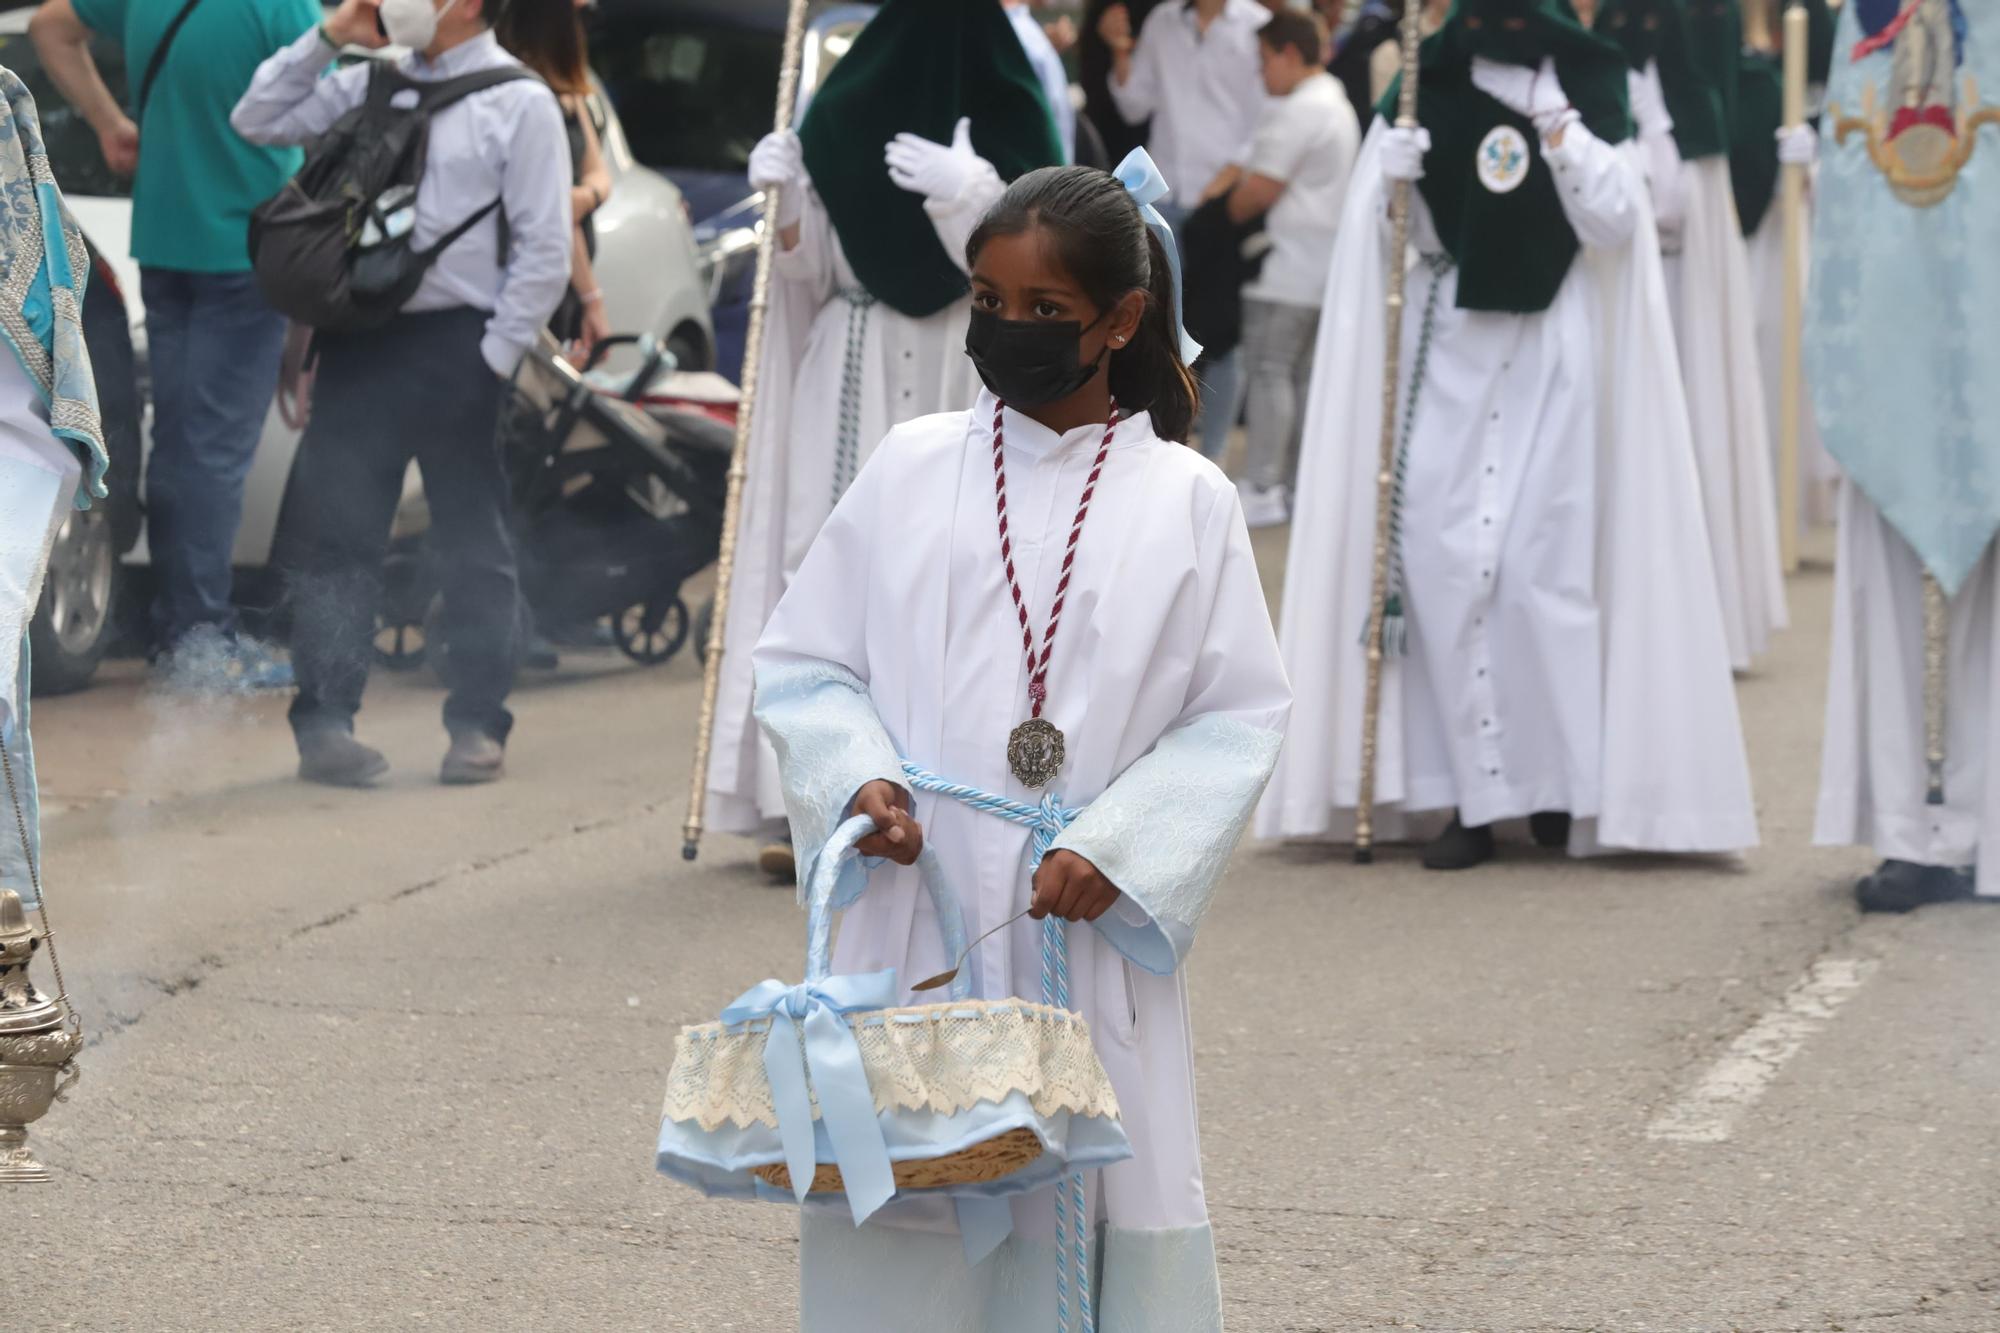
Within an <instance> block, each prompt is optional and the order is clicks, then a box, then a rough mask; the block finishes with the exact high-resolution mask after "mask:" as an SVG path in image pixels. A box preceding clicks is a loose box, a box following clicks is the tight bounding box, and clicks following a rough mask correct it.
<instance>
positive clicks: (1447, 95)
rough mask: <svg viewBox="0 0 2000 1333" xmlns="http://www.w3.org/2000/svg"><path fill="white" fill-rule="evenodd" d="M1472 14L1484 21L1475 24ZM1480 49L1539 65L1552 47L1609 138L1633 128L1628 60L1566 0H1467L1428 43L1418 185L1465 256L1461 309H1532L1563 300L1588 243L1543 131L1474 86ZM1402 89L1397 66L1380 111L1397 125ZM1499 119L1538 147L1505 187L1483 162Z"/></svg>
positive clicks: (1420, 88)
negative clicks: (1424, 139)
mask: <svg viewBox="0 0 2000 1333" xmlns="http://www.w3.org/2000/svg"><path fill="white" fill-rule="evenodd" d="M1510 17H1518V18H1525V19H1527V21H1528V26H1527V28H1526V29H1525V30H1524V31H1522V32H1518V33H1512V32H1507V31H1506V30H1504V29H1501V28H1500V26H1499V25H1500V24H1501V23H1503V22H1504V21H1505V20H1506V19H1507V18H1510ZM1467 18H1476V19H1478V20H1479V21H1480V23H1481V24H1482V28H1481V29H1477V30H1475V29H1472V28H1468V27H1467V26H1466V19H1467ZM1474 55H1486V56H1488V57H1489V58H1490V59H1507V60H1509V61H1510V63H1515V64H1529V65H1533V64H1539V63H1540V61H1541V59H1542V57H1543V56H1553V57H1554V58H1555V62H1556V77H1557V78H1558V79H1560V80H1561V82H1562V87H1563V92H1564V93H1566V94H1567V95H1568V96H1569V100H1570V104H1571V105H1572V106H1574V107H1575V108H1576V110H1577V112H1578V114H1579V115H1581V116H1582V117H1583V123H1584V124H1585V125H1586V126H1588V127H1589V129H1590V132H1591V133H1592V134H1595V135H1596V136H1597V137H1598V138H1600V139H1603V140H1604V141H1605V142H1607V143H1619V142H1622V141H1623V140H1624V139H1626V138H1627V137H1628V136H1630V134H1631V133H1632V116H1631V111H1630V109H1629V108H1628V105H1627V102H1626V91H1625V58H1624V56H1623V54H1622V53H1621V52H1620V51H1619V49H1618V48H1617V47H1616V46H1613V45H1612V44H1611V43H1610V42H1608V41H1605V40H1604V39H1603V38H1601V37H1598V36H1596V35H1594V34H1592V33H1591V32H1590V31H1589V30H1588V29H1587V28H1585V27H1584V26H1583V25H1582V24H1581V23H1580V22H1578V20H1577V17H1576V12H1575V11H1574V10H1572V9H1571V8H1570V7H1569V3H1568V0H1457V2H1456V3H1455V4H1453V6H1452V10H1451V14H1450V15H1449V16H1448V17H1447V18H1446V19H1445V23H1444V26H1443V27H1442V28H1440V29H1438V31H1437V32H1435V33H1433V34H1431V36H1430V38H1429V39H1428V40H1427V41H1425V42H1424V45H1423V51H1422V54H1421V56H1420V63H1419V70H1420V74H1419V76H1418V80H1417V119H1418V120H1419V121H1420V122H1422V124H1423V127H1424V128H1425V129H1426V130H1428V131H1430V136H1431V147H1430V152H1429V153H1427V154H1426V155H1425V159H1424V176H1423V179H1422V180H1420V181H1418V182H1417V188H1418V189H1419V190H1420V191H1422V193H1423V197H1424V203H1425V204H1426V205H1427V206H1428V207H1429V208H1430V211H1431V219H1432V221H1433V222H1434V223H1435V224H1436V225H1437V233H1438V239H1439V240H1440V241H1441V242H1443V244H1444V248H1445V249H1446V251H1448V252H1449V253H1450V255H1451V257H1452V259H1453V261H1454V262H1456V263H1457V265H1458V306H1459V308H1460V309H1463V310H1502V311H1511V312H1514V313H1519V314H1531V313H1533V312H1535V311H1538V310H1546V309H1548V308H1549V303H1550V302H1551V301H1553V300H1555V298H1556V292H1557V291H1558V290H1560V289H1561V287H1562V284H1563V279H1564V278H1565V277H1567V276H1568V275H1569V266H1570V262H1571V261H1572V260H1573V259H1575V258H1576V253H1577V251H1578V249H1579V248H1580V246H1579V245H1578V243H1577V239H1576V233H1575V231H1573V230H1572V229H1571V228H1570V225H1569V219H1568V218H1566V217H1564V216H1563V211H1562V201H1561V199H1560V198H1558V197H1557V195H1556V183H1555V173H1554V171H1552V170H1551V169H1550V167H1549V165H1548V163H1547V162H1546V161H1544V160H1543V158H1542V148H1541V136H1539V135H1538V134H1536V133H1535V128H1534V126H1533V125H1532V124H1530V123H1529V122H1528V120H1527V118H1526V117H1524V116H1518V115H1515V114H1514V113H1513V112H1512V111H1509V110H1508V109H1507V108H1505V107H1503V106H1501V105H1500V104H1499V103H1498V102H1496V101H1494V100H1493V99H1492V98H1490V97H1488V96H1487V95H1486V94H1485V93H1483V92H1480V91H1479V90H1478V89H1477V88H1475V87H1473V86H1472V57H1473V56H1474ZM1401 94H1402V76H1401V75H1398V76H1397V77H1396V80H1395V82H1393V83H1392V84H1390V86H1389V91H1388V92H1387V93H1386V94H1385V95H1384V96H1383V98H1382V102H1381V105H1380V107H1379V108H1378V110H1379V111H1380V112H1381V115H1382V118H1383V119H1384V120H1386V121H1389V122H1390V123H1391V124H1393V123H1394V122H1395V119H1396V101H1397V99H1398V97H1400V96H1401ZM1500 125H1509V126H1512V127H1513V128H1514V129H1515V130H1517V131H1519V132H1520V134H1521V137H1522V138H1523V139H1524V140H1525V141H1526V142H1527V144H1528V157H1529V166H1528V178H1527V179H1526V180H1525V181H1523V182H1522V183H1521V184H1520V185H1519V186H1517V187H1515V188H1514V189H1513V190H1511V191H1509V192H1508V193H1506V194H1496V193H1494V192H1493V191H1491V190H1489V189H1487V188H1486V187H1485V186H1484V185H1482V184H1480V181H1479V172H1478V166H1477V158H1478V153H1479V147H1480V144H1481V142H1482V141H1484V139H1485V138H1486V135H1487V134H1488V133H1489V132H1490V131H1492V130H1493V129H1494V128H1495V127H1496V126H1500Z"/></svg>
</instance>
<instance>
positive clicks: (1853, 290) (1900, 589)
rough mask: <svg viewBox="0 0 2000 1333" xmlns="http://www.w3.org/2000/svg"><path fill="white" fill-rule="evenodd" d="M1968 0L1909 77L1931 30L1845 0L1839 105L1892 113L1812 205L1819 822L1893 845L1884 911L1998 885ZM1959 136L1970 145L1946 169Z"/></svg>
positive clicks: (1996, 686)
mask: <svg viewBox="0 0 2000 1333" xmlns="http://www.w3.org/2000/svg"><path fill="white" fill-rule="evenodd" d="M1958 11H1959V13H1960V15H1961V17H1962V19H1963V25H1964V26H1963V34H1962V39H1961V42H1960V45H1959V46H1958V47H1957V49H1956V51H1955V52H1953V51H1947V52H1945V53H1944V56H1943V58H1944V59H1945V60H1946V61H1947V63H1949V64H1950V68H1949V69H1947V70H1945V71H1944V72H1943V76H1942V79H1941V81H1940V78H1939V77H1938V76H1937V75H1935V74H1930V75H1927V77H1926V78H1925V79H1923V80H1918V81H1913V80H1912V78H1911V76H1910V75H1909V70H1910V69H1911V68H1912V63H1913V62H1912V61H1911V60H1910V59H1909V58H1908V57H1909V54H1910V49H1911V46H1912V45H1914V47H1915V49H1916V50H1918V51H1919V52H1928V53H1929V55H1931V56H1937V55H1938V53H1939V48H1938V44H1937V42H1936V39H1935V34H1926V33H1924V32H1923V31H1921V30H1920V29H1918V30H1914V31H1913V29H1917V25H1916V24H1914V23H1912V22H1905V23H1903V24H1901V25H1900V26H1896V25H1895V24H1894V23H1893V22H1892V21H1893V20H1895V19H1896V18H1897V15H1896V12H1895V11H1893V10H1886V9H1878V8H1877V7H1873V6H1858V5H1848V6H1845V7H1844V8H1843V11H1842V13H1841V17H1840V28H1839V33H1840V38H1839V40H1838V41H1837V42H1836V44H1835V49H1836V50H1837V51H1838V52H1840V53H1841V55H1840V56H1839V57H1838V58H1837V59H1836V60H1835V62H1834V67H1833V71H1832V75H1831V78H1830V80H1829V84H1828V111H1827V116H1826V121H1827V122H1828V126H1829V128H1830V127H1831V125H1832V124H1833V123H1836V122H1838V121H1839V120H1840V119H1841V118H1842V117H1843V116H1848V115H1854V114H1855V113H1857V112H1860V111H1861V110H1862V109H1863V108H1864V107H1865V106H1870V104H1871V103H1872V109H1873V110H1874V113H1875V114H1874V115H1872V116H1869V117H1866V118H1865V122H1864V124H1862V125H1861V126H1859V127H1858V128H1859V129H1860V132H1859V133H1856V134H1854V135H1853V136H1852V137H1851V138H1849V139H1848V140H1846V141H1845V142H1840V143H1836V142H1834V141H1832V140H1829V141H1828V142H1827V143H1826V144H1825V145H1824V147H1823V151H1822V155H1821V160H1820V167H1819V179H1818V191H1819V207H1818V209H1817V210H1816V212H1815V216H1814V227H1815V234H1814V255H1815V265H1814V272H1813V286H1812V294H1811V299H1810V302H1809V306H1808V310H1809V317H1808V318H1807V320H1806V349H1805V350H1806V361H1807V366H1808V368H1809V369H1810V371H1811V375H1812V385H1813V391H1814V395H1815V398H1816V400H1817V403H1818V406H1819V412H1820V423H1821V429H1822V430H1823V431H1824V432H1825V435H1826V441H1827V445H1828V447H1829V448H1830V449H1831V450H1832V452H1833V455H1834V457H1835V459H1836V460H1838V462H1839V464H1840V467H1841V469H1842V471H1843V473H1844V474H1845V475H1846V477H1847V479H1848V483H1849V484H1848V485H1846V486H1845V487H1843V488H1842V494H1841V503H1840V536H1839V546H1838V556H1837V563H1836V569H1835V575H1834V622H1833V656H1832V664H1831V668H1830V670H1829V672H1828V678H1827V705H1826V745H1825V751H1824V754H1823V756H1822V760H1821V771H1820V791H1819V816H1818V822H1817V825H1816V827H1815V830H1814V836H1815V840H1816V841H1818V842H1819V843H1821V844H1824V845H1843V844H1859V845H1864V846H1868V847H1872V848H1873V849H1874V851H1875V854H1876V855H1878V856H1880V857H1882V858H1883V861H1882V865H1881V867H1880V868H1879V869H1877V870H1876V871H1875V872H1874V873H1873V874H1871V875H1869V876H1868V877H1866V878H1865V879H1863V880H1862V881H1861V883H1860V884H1859V886H1858V891H1857V896H1858V897H1859V899H1860V902H1861V905H1862V906H1863V907H1864V908H1866V909H1870V910H1876V911H1906V910H1909V909H1911V908H1914V907H1919V906H1922V905H1924V904H1926V903H1932V902H1939V901H1944V900H1947V899H1951V898H1958V897H1963V896H1966V895H1968V894H1972V893H1977V894H1979V895H1981V896H1985V897H1993V896H2000V851H1996V850H1994V849H1996V848H2000V572H1996V568H1995V565H1996V556H1995V553H1994V536H1995V533H1996V532H2000V467H1996V462H2000V435H1996V433H1995V423H1996V422H2000V376H1996V375H1995V374H1994V373H1993V355H1992V348H1993V345H1994V341H1995V338H1996V336H2000V250H1996V248H1995V247H1994V245H1993V238H1994V236H1995V235H2000V204H1996V190H1997V189H2000V132H1996V129H1995V126H1996V125H2000V105H1996V104H1994V103H1992V102H1990V101H1988V102H1986V103H1983V104H1972V103H1970V102H1968V101H1966V100H1965V94H1964V92H1963V91H1962V90H1963V89H1966V88H1967V87H1968V86H1974V87H1978V88H1988V87H1992V86H1994V85H1995V84H2000V46H1996V40H2000V3H1996V0H1964V2H1963V3H1962V4H1960V5H1959V6H1958ZM1923 67H1924V68H1925V69H1926V70H1928V69H1929V66H1928V63H1925V64H1924V65H1923ZM1975 80H1976V82H1975ZM1938 86H1942V87H1944V88H1946V89H1948V90H1950V96H1951V97H1952V98H1953V99H1954V100H1953V101H1951V102H1948V103H1940V102H1938V101H1935V100H1931V94H1930V93H1928V92H1927V91H1926V90H1927V89H1932V88H1935V87H1938ZM1871 90H1872V96H1870V95H1869V93H1870V91H1871ZM1982 113H1983V114H1982ZM1892 115H1893V116H1894V120H1893V121H1892V120H1891V116H1892ZM1976 118H1983V120H1984V127H1983V128H1982V127H1981V125H1980V119H1976ZM1946 126H1949V127H1950V129H1949V130H1948V131H1947V130H1946V129H1945V127H1946ZM1904 135H1910V136H1913V140H1912V142H1914V143H1916V144H1917V146H1916V147H1915V148H1913V149H1911V150H1910V152H1909V156H1908V157H1907V158H1906V157H1904V156H1903V153H1904V141H1903V137H1902V136H1904ZM1947 136H1948V137H1947ZM1925 139H1928V140H1929V142H1923V141H1924V140H1925ZM1941 139H1945V140H1946V141H1947V142H1948V143H1949V144H1950V145H1951V146H1953V147H1956V148H1957V149H1958V150H1959V151H1960V152H1963V151H1964V150H1965V149H1966V148H1968V147H1969V148H1970V149H1971V150H1972V151H1971V154H1970V158H1969V160H1966V161H1964V164H1963V167H1962V169H1961V170H1956V171H1947V172H1945V173H1944V174H1943V177H1942V181H1941V182H1940V180H1939V179H1938V174H1937V172H1936V169H1935V164H1936V163H1937V161H1938V160H1939V157H1940V154H1939V152H1938V143H1939V140H1941ZM1966 139H1971V140H1972V142H1971V143H1969V144H1968V143H1966V142H1965V140H1966ZM1871 154H1879V156H1880V158H1881V160H1882V167H1881V168H1878V165H1877V163H1876V162H1875V161H1873V160H1871ZM1884 169H1887V170H1888V171H1893V173H1894V174H1891V175H1887V176H1886V178H1885V170H1884ZM1927 607H1928V608H1930V611H1931V614H1930V615H1929V616H1928V617H1927ZM1927 618H1928V619H1931V620H1933V622H1934V623H1933V624H1932V625H1930V626H1927V625H1926V620H1927ZM1927 631H1930V632H1927ZM1933 654H1934V656H1933ZM1927 679H1928V682H1929V688H1927ZM1933 703H1935V705H1936V706H1937V709H1938V711H1937V713H1936V714H1935V715H1931V714H1930V713H1929V706H1930V705H1931V704H1933ZM1933 732H1934V733H1935V734H1934V735H1933ZM1933 743H1935V745H1936V750H1937V759H1938V762H1937V763H1936V764H1935V765H1934V764H1933V763H1932V762H1931V754H1930V750H1931V747H1932V744H1933Z"/></svg>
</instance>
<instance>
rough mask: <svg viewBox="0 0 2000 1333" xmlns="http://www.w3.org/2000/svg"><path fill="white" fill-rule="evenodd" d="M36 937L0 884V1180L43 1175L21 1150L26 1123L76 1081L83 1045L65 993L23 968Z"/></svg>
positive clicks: (18, 1181) (17, 901)
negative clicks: (38, 985) (46, 987)
mask: <svg viewBox="0 0 2000 1333" xmlns="http://www.w3.org/2000/svg"><path fill="white" fill-rule="evenodd" d="M40 945H41V939H40V937H39V936H37V935H36V933H35V930H34V928H33V927H32V926H30V925H29V924H28V914H27V913H26V912H25V911H23V910H22V908H21V895H20V894H18V893H15V892H14V891H13V890H12V889H0V1185H26V1184H39V1183H43V1182H46V1181H47V1180H48V1179H49V1172H48V1168H47V1167H44V1166H43V1165H42V1164H41V1163H40V1162H37V1161H36V1160H35V1158H34V1154H32V1153H30V1152H29V1151H28V1126H29V1125H32V1124H34V1123H35V1121H37V1120H40V1119H41V1118H42V1117H43V1116H44V1115H46V1114H47V1113H48V1109H49V1106H50V1104H51V1103H53V1102H56V1101H59V1100H61V1099H62V1097H63V1094H64V1093H66V1092H67V1091H68V1090H69V1087H70V1085H71V1084H73V1083H75V1082H76V1079H77V1069H76V1053H77V1050H78V1049H79V1048H80V1047H81V1046H82V1045H83V1036H82V1034H81V1033H80V1032H79V1031H77V1029H76V1024H75V1016H74V1015H73V1014H72V1013H71V1012H70V1008H69V1003H68V1001H66V1000H63V999H53V1000H52V999H50V998H49V997H48V996H46V995H44V994H42V993H41V992H40V991H38V990H36V989H35V983H34V982H33V980H31V979H30V978H29V976H28V964H29V963H30V962H32V961H33V959H34V956H35V951H36V949H37V948H39V947H40Z"/></svg>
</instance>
